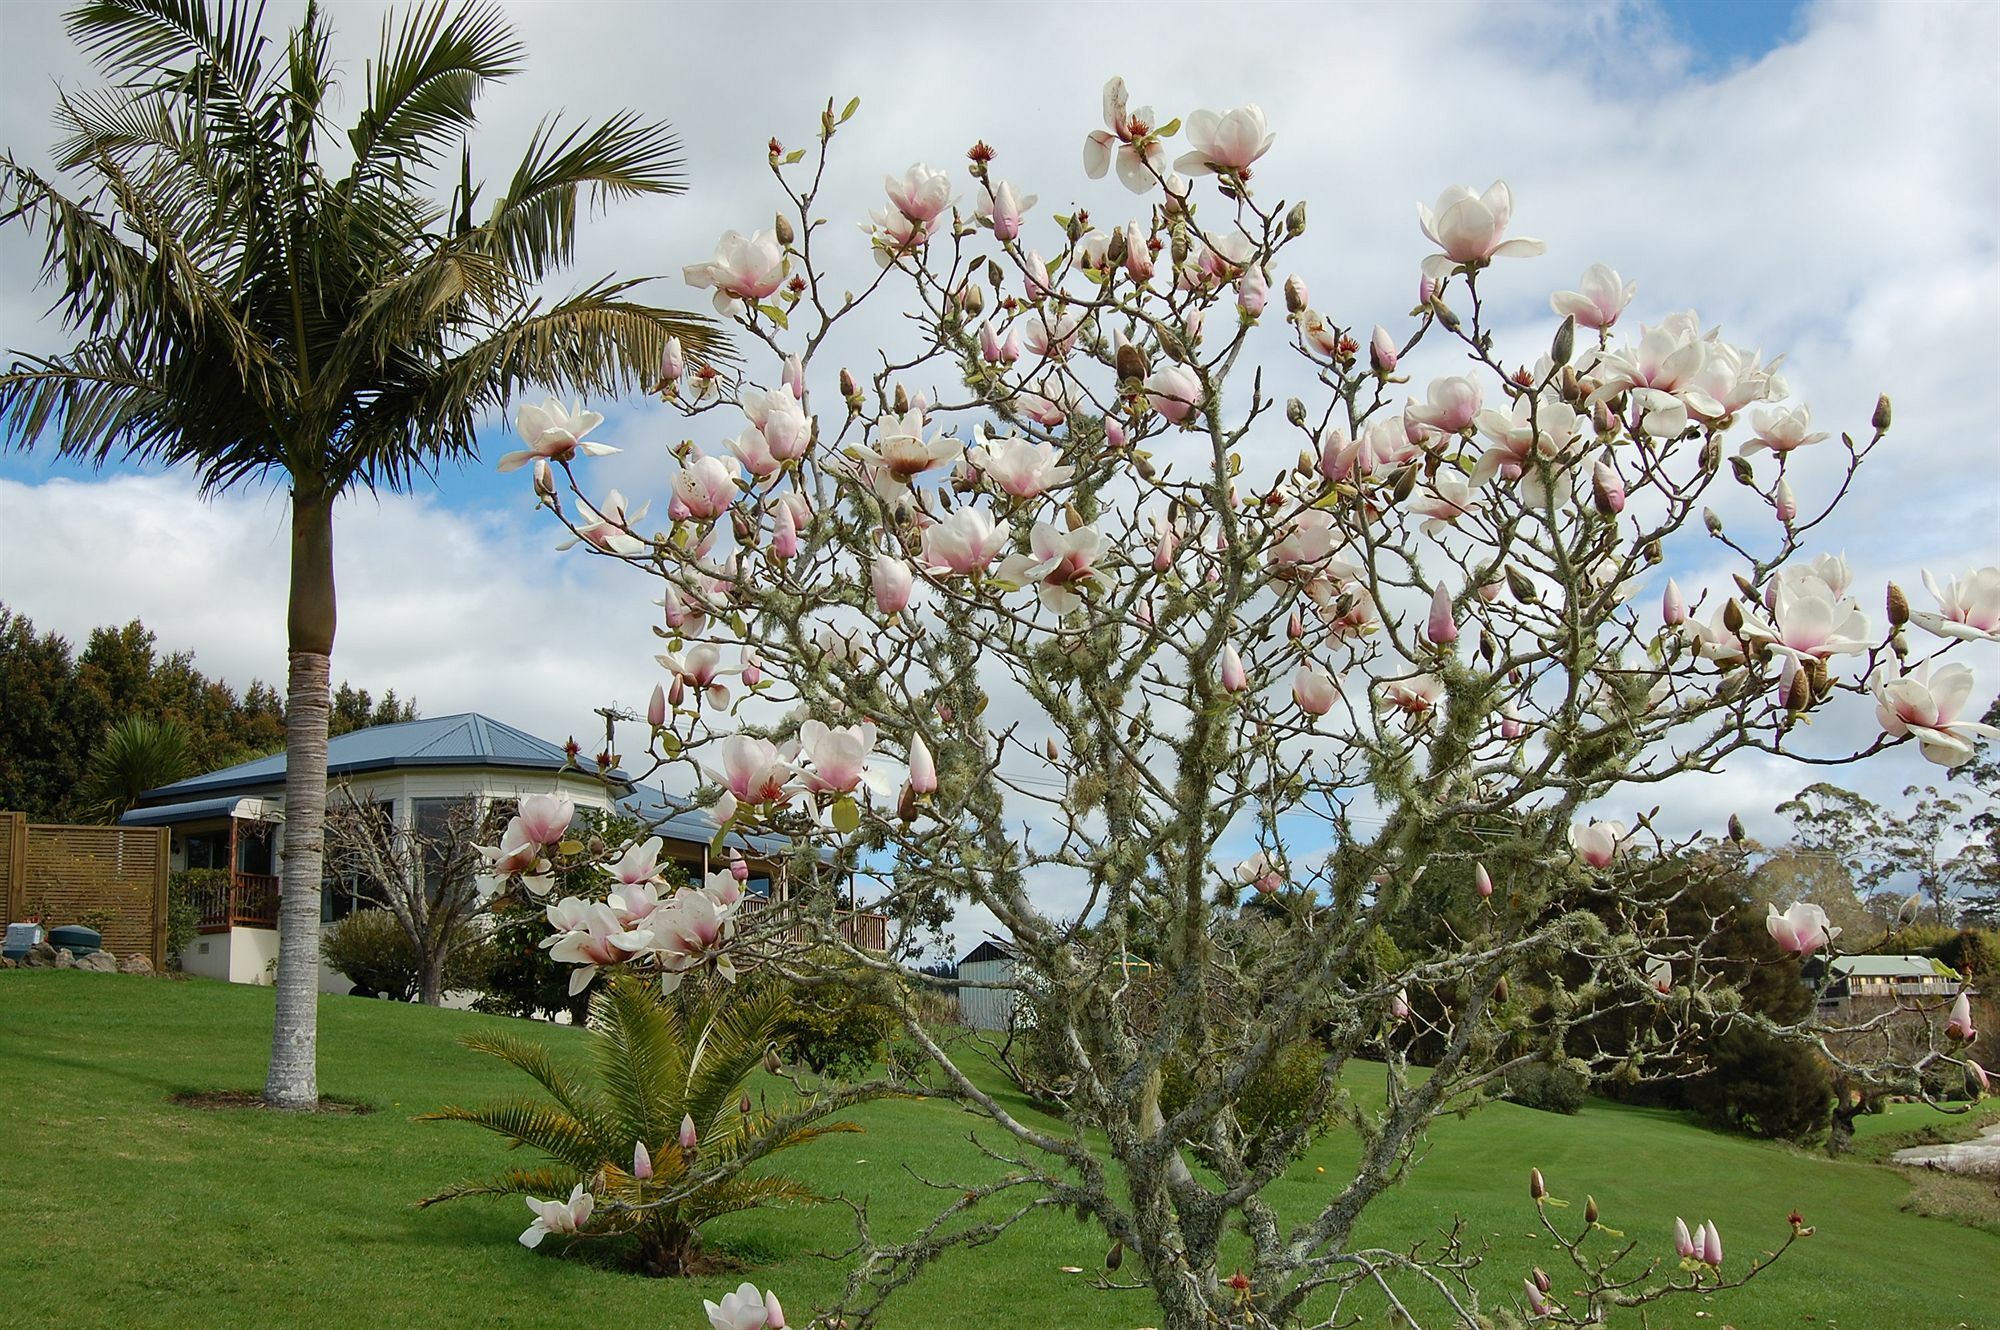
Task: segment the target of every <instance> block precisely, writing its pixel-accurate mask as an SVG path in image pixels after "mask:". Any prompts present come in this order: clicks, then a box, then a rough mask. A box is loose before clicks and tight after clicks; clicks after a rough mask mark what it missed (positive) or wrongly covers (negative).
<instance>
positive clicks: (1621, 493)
mask: <svg viewBox="0 0 2000 1330" xmlns="http://www.w3.org/2000/svg"><path fill="white" fill-rule="evenodd" d="M1590 497H1591V501H1592V502H1593V503H1595V504H1596V505H1597V511H1598V512H1600V513H1603V514H1604V515H1605V516H1606V517H1616V516H1617V515H1618V514H1619V513H1622V512H1624V511H1625V478H1624V477H1623V476H1620V475H1619V474H1618V472H1617V471H1616V470H1615V469H1614V468H1613V467H1612V466H1611V464H1610V463H1609V462H1605V461H1602V460H1600V461H1599V462H1598V463H1597V465H1596V466H1594V467H1592V468H1591V469H1590Z"/></svg>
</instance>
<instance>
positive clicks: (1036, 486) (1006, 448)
mask: <svg viewBox="0 0 2000 1330" xmlns="http://www.w3.org/2000/svg"><path fill="white" fill-rule="evenodd" d="M979 437H980V443H979V444H978V446H976V447H973V448H970V449H967V450H966V454H965V460H966V461H968V462H970V463H971V464H972V466H973V467H974V468H975V469H977V470H978V472H979V474H980V476H981V477H982V478H983V479H985V480H987V481H989V482H991V483H992V484H993V485H995V486H997V487H998V488H999V489H1000V490H1001V491H1002V492H1003V493H1006V494H1010V495H1012V496H1013V497H1015V498H1017V499H1032V498H1034V497H1036V496H1037V495H1040V494H1044V493H1046V492H1047V491H1049V490H1050V489H1053V488H1054V487H1055V486H1057V485H1063V484H1067V483H1068V482H1069V480H1070V478H1071V477H1072V476H1074V475H1075V474H1076V468H1075V467H1071V466H1064V465H1062V463H1061V460H1060V458H1061V454H1059V453H1058V452H1057V451H1056V449H1055V445H1054V444H1051V443H1049V442H1048V441H1046V440H1042V439H1025V438H1022V437H1021V436H1019V435H1017V434H1008V435H1001V436H995V435H990V434H987V433H986V432H985V427H984V426H981V427H980V436H979Z"/></svg>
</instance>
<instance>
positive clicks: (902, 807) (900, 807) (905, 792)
mask: <svg viewBox="0 0 2000 1330" xmlns="http://www.w3.org/2000/svg"><path fill="white" fill-rule="evenodd" d="M896 817H897V819H898V820H899V821H903V822H914V821H916V820H917V792H916V790H915V789H914V788H913V787H912V786H911V785H910V783H909V782H908V781H904V782H903V789H902V792H901V793H900V794H898V795H897V796H896Z"/></svg>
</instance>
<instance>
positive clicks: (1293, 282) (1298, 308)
mask: <svg viewBox="0 0 2000 1330" xmlns="http://www.w3.org/2000/svg"><path fill="white" fill-rule="evenodd" d="M1311 303H1312V302H1311V301H1310V300H1308V299H1307V298H1306V279H1305V278H1303V277H1301V276H1299V275H1298V274H1297V273H1293V274H1292V275H1291V276H1290V277H1287V278H1286V279H1285V309H1286V311H1287V312H1288V313H1292V314H1301V313H1304V312H1305V309H1306V307H1307V306H1308V305H1310V304H1311Z"/></svg>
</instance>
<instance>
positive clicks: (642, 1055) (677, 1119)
mask: <svg viewBox="0 0 2000 1330" xmlns="http://www.w3.org/2000/svg"><path fill="white" fill-rule="evenodd" d="M786 1004H787V999H786V998H785V996H784V994H783V993H781V992H775V991H773V992H766V993H764V994H761V995H742V994H740V993H739V992H738V991H736V990H734V989H733V988H731V986H729V985H727V984H723V983H721V982H719V981H715V980H712V979H710V980H706V981H692V982H689V983H686V984H683V985H682V986H681V987H680V988H679V990H677V991H676V992H674V993H672V994H663V993H661V992H660V989H659V986H658V985H657V984H649V983H647V982H645V981H643V980H641V979H638V978H635V977H632V976H620V977H617V978H614V979H613V980H611V981H610V982H609V983H608V984H606V985H605V986H604V988H603V989H602V990H601V991H600V992H599V993H598V994H597V996H596V997H595V998H593V999H592V1000H591V1004H590V1025H591V1033H590V1041H591V1066H592V1069H593V1071H594V1072H595V1073H596V1074H595V1078H594V1080H593V1079H588V1078H585V1077H581V1076H578V1075H577V1074H575V1073H574V1072H573V1071H572V1070H571V1069H570V1068H567V1067H565V1066H563V1065H562V1064H561V1063H560V1062H558V1061H557V1060H556V1059H555V1058H554V1057H552V1056H551V1055H550V1053H549V1050H548V1049H547V1047H545V1046H544V1045H543V1044H541V1043H539V1042H537V1041H536V1040H533V1039H527V1038H523V1037H521V1036H519V1035H512V1034H501V1035H480V1036H475V1037H473V1038H470V1039H467V1040H466V1041H465V1046H466V1047H467V1048H470V1049H473V1050H475V1051H477V1052H481V1053H491V1054H492V1055H493V1056H494V1057H497V1058H499V1059H501V1060H502V1061H504V1062H507V1063H509V1064H510V1065H512V1066H514V1067H518V1068H519V1069H520V1070H522V1071H524V1072H526V1073H527V1074H528V1075H529V1076H530V1077H532V1078H533V1079H534V1080H535V1082H536V1083H537V1084H539V1085H540V1086H541V1087H542V1089H543V1090H544V1091H546V1092H547V1096H548V1097H547V1098H545V1099H544V1098H539V1097H525V1096H524V1097H521V1098H516V1099H508V1100H504V1101H502V1102H500V1103H497V1104H489V1105H486V1106H485V1107H482V1108H457V1107H452V1108H445V1109H441V1110H439V1111H438V1112H436V1113H431V1114H428V1115H426V1116H427V1117H428V1118H429V1119H432V1120H438V1121H448V1122H471V1123H475V1124H477V1125H478V1126H481V1127H484V1128H486V1129H487V1130H488V1131H493V1132H497V1133H499V1134H500V1135H502V1136H504V1137H506V1138H507V1139H508V1140H509V1141H511V1142H513V1143H514V1144H515V1145H519V1146H527V1147H529V1148H530V1149H533V1150H537V1151H539V1152H540V1153H541V1154H543V1155H544V1156H546V1157H547V1160H548V1162H547V1163H544V1164H539V1165H528V1166H523V1167H516V1168H509V1169H506V1170H504V1171H502V1172H500V1173H498V1174H496V1175H494V1176H493V1177H490V1178H487V1179H484V1180H472V1181H467V1182H461V1183H459V1184H458V1185H456V1186H453V1187H448V1188H446V1189H445V1190H444V1191H442V1192H439V1193H438V1194H437V1195H435V1196H431V1197H427V1198H425V1200H424V1201H423V1202H422V1204H423V1205H426V1206H429V1205H435V1204H436V1203H437V1202H439V1201H448V1200H452V1199H454V1198H456V1197H460V1196H487V1195H515V1196H524V1197H527V1198H529V1199H530V1201H533V1200H535V1199H536V1198H555V1199H558V1200H560V1199H561V1198H563V1197H565V1196H570V1195H572V1194H573V1192H574V1190H575V1189H576V1188H577V1187H579V1186H580V1187H582V1188H583V1189H584V1190H585V1192H587V1193H589V1194H590V1195H591V1196H592V1197H593V1198H594V1205H593V1206H592V1207H590V1208H589V1209H588V1210H587V1211H586V1213H587V1214H588V1215H589V1216H590V1218H589V1221H588V1222H587V1223H585V1224H584V1225H583V1226H582V1229H581V1231H582V1233H583V1234H584V1235H585V1236H607V1237H610V1236H624V1237H627V1238H629V1239H630V1240H631V1241H633V1242H635V1243H636V1245H637V1252H636V1257H637V1261H638V1265H639V1267H640V1269H642V1270H643V1271H644V1272H645V1273H647V1274H651V1275H684V1274H692V1273H697V1272H699V1271H701V1270H702V1269H704V1268H705V1267H706V1266H707V1265H708V1264H709V1262H708V1261H707V1259H706V1257H705V1253H704V1251H703V1247H702V1243H701V1229H702V1226H703V1225H704V1224H707V1223H708V1222H709V1221H710V1220H712V1219H715V1218H717V1217H719V1216H721V1215H727V1214H734V1213H736V1212H738V1211H740V1210H751V1209H755V1208H757V1207H758V1206H763V1205H779V1204H812V1203H816V1202H819V1201H822V1200H824V1199H825V1198H824V1197H821V1196H819V1195H817V1194H815V1193H814V1192H813V1191H812V1190H811V1189H810V1188H808V1187H806V1186H805V1185H804V1184H802V1183H800V1182H797V1181H795V1180H794V1179H792V1178H788V1177H785V1176H783V1175H782V1174H778V1173H771V1172H766V1171H762V1170H758V1171H752V1165H754V1164H760V1163H761V1162H762V1161H763V1160H765V1159H767V1158H768V1157H769V1156H771V1155H774V1154H776V1153H777V1152H779V1151H780V1150H788V1149H790V1148H792V1147H793V1146H795V1145H803V1144H805V1143H806V1142H807V1141H811V1140H815V1139H817V1138H819V1137H821V1136H824V1135H827V1134H829V1133H832V1132H849V1131H859V1130H861V1128H859V1127H858V1126H856V1125H855V1124H853V1123H851V1122H827V1121H825V1118H826V1117H827V1115H828V1114H830V1113H833V1112H835V1111H837V1110H838V1109H840V1108H842V1107H845V1106H847V1105H849V1104H853V1103H857V1102H860V1101H861V1100H862V1099H865V1098H870V1097H873V1095H874V1093H875V1092H874V1091H871V1090H868V1089H848V1090H841V1091H838V1092H834V1093H831V1094H818V1095H813V1096H810V1097H808V1098H805V1099H792V1100H789V1101H788V1102H785V1103H781V1104H777V1105H772V1104H769V1103H768V1102H765V1097H764V1096H761V1095H760V1096H758V1097H757V1101H756V1102H753V1100H752V1096H751V1095H750V1093H749V1092H748V1090H747V1089H746V1088H745V1087H746V1083H747V1082H748V1080H749V1078H750V1074H751V1072H752V1071H754V1070H755V1069H756V1068H757V1067H758V1065H759V1064H760V1063H762V1062H763V1060H764V1057H765V1050H766V1049H767V1048H769V1047H770V1046H771V1042H772V1039H773V1037H774V1036H775V1035H776V1033H777V1031H778V1029H779V1025H780V1022H781V1021H782V1020H783V1017H784V1014H785V1007H786ZM530 1208H531V1209H533V1210H535V1211H536V1212H537V1213H538V1214H539V1213H541V1209H542V1207H540V1206H535V1205H531V1206H530ZM539 1222H540V1221H538V1225H539ZM533 1231H534V1230H533V1229H531V1230H530V1232H531V1233H533Z"/></svg>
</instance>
